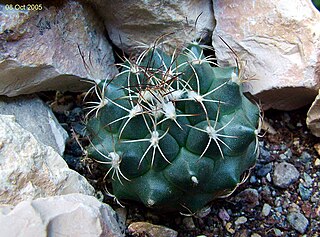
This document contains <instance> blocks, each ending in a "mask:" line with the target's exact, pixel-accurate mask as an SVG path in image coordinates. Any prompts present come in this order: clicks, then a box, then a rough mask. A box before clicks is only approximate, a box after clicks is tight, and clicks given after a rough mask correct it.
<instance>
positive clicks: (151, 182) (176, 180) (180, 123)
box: [87, 43, 259, 212]
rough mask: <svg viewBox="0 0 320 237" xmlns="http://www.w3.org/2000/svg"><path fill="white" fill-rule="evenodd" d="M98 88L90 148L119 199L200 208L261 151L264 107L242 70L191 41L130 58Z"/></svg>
mask: <svg viewBox="0 0 320 237" xmlns="http://www.w3.org/2000/svg"><path fill="white" fill-rule="evenodd" d="M121 67H122V71H121V72H120V73H119V74H118V75H117V77H115V78H114V79H112V80H105V81H101V82H100V83H99V85H98V86H96V87H95V88H93V89H94V90H95V91H96V93H97V95H98V98H99V101H98V102H91V103H92V106H91V107H90V109H91V110H90V112H89V113H90V114H91V115H92V116H91V118H89V119H88V123H87V132H88V134H89V137H90V140H91V144H90V146H89V147H88V154H89V156H90V157H93V158H94V159H95V160H97V161H98V162H99V163H100V164H101V165H102V166H103V168H105V170H106V175H108V177H110V178H111V180H112V189H113V195H114V197H115V198H117V199H119V200H121V199H127V200H135V201H139V202H142V203H144V204H145V205H146V206H148V207H154V208H162V209H163V210H168V211H172V210H173V211H174V210H180V211H186V210H188V211H190V212H195V211H198V210H199V209H201V208H202V207H204V206H205V205H206V204H207V203H208V202H210V201H212V200H213V199H215V198H218V197H221V196H224V195H227V194H229V193H230V192H232V191H233V190H234V189H235V188H236V187H237V185H238V184H239V183H240V182H241V181H242V179H243V176H244V174H245V171H247V170H248V169H249V168H251V167H252V166H253V165H254V164H255V160H256V157H257V155H258V139H257V136H258V130H259V108H258V106H257V105H256V104H255V103H252V102H250V101H249V100H248V99H247V98H246V97H245V96H244V95H243V94H242V91H241V81H240V79H239V77H238V75H239V68H236V67H226V68H222V67H218V66H216V64H215V63H214V61H213V60H212V57H210V56H208V57H206V56H205V55H204V53H203V47H202V46H200V45H199V44H197V43H193V44H190V45H189V46H188V47H186V48H185V49H184V50H183V51H182V52H180V53H179V54H178V53H176V51H175V52H174V53H173V55H172V56H168V55H167V54H166V53H164V52H163V51H161V50H160V49H158V48H156V47H153V48H149V49H147V50H145V51H144V52H143V53H142V54H141V55H140V56H138V57H136V59H135V60H131V59H130V60H129V59H126V60H125V61H124V63H123V64H121Z"/></svg>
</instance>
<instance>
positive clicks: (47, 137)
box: [0, 95, 68, 156]
mask: <svg viewBox="0 0 320 237" xmlns="http://www.w3.org/2000/svg"><path fill="white" fill-rule="evenodd" d="M0 114H6V115H14V116H15V118H16V122H17V123H18V124H19V125H20V126H21V127H23V128H24V129H26V130H28V131H29V132H31V133H32V135H34V136H35V138H36V139H37V140H38V141H39V142H41V143H43V144H45V145H47V146H51V147H53V148H54V149H55V151H56V152H58V153H59V155H61V156H62V155H63V152H64V148H65V143H66V140H67V138H68V133H67V132H66V131H65V130H64V129H63V128H62V127H61V125H60V124H59V122H58V121H57V119H56V117H55V116H54V114H53V113H52V111H51V109H50V108H49V107H48V106H47V105H46V104H45V103H44V102H42V100H41V99H39V98H38V97H37V96H34V95H32V96H23V97H22V96H19V97H15V98H8V97H5V96H1V97H0ZM35 114H36V115H37V116H35Z"/></svg>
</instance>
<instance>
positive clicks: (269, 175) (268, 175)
mask: <svg viewBox="0 0 320 237" xmlns="http://www.w3.org/2000/svg"><path fill="white" fill-rule="evenodd" d="M266 179H267V180H268V182H269V183H270V182H271V174H270V173H268V174H267V175H266Z"/></svg>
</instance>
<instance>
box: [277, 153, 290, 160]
mask: <svg viewBox="0 0 320 237" xmlns="http://www.w3.org/2000/svg"><path fill="white" fill-rule="evenodd" d="M279 158H280V159H281V160H287V159H288V157H287V156H286V155H285V154H280V155H279Z"/></svg>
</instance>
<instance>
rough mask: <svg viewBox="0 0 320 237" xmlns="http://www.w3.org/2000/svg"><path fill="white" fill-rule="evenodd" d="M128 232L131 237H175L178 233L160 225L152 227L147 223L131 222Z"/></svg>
mask: <svg viewBox="0 0 320 237" xmlns="http://www.w3.org/2000/svg"><path fill="white" fill-rule="evenodd" d="M128 231H129V233H130V234H132V235H133V236H140V235H141V236H148V237H177V236H178V232H177V231H175V230H172V229H169V228H167V227H164V226H160V225H153V224H151V223H148V222H133V223H131V224H130V225H129V227H128Z"/></svg>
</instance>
